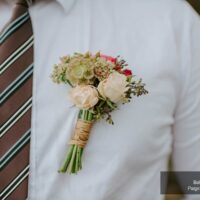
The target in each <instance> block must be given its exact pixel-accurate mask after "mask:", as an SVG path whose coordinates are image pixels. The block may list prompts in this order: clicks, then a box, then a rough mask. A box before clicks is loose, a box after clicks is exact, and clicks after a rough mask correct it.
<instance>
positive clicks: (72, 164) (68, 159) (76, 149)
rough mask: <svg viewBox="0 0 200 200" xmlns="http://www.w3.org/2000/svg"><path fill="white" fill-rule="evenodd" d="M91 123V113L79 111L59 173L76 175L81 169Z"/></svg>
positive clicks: (92, 121)
mask: <svg viewBox="0 0 200 200" xmlns="http://www.w3.org/2000/svg"><path fill="white" fill-rule="evenodd" d="M93 123H94V120H93V113H91V112H90V111H89V110H80V111H79V115H78V120H77V123H76V127H75V131H74V135H73V137H72V139H71V140H70V142H69V144H70V147H69V150H68V152H67V155H66V156H65V159H64V161H63V164H62V166H61V168H60V170H59V172H61V173H65V172H68V173H69V174H76V173H77V172H78V171H79V170H81V169H82V154H83V150H84V147H85V145H86V144H87V141H88V139H89V135H90V131H91V128H92V125H93Z"/></svg>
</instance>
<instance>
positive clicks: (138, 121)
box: [0, 0, 200, 200]
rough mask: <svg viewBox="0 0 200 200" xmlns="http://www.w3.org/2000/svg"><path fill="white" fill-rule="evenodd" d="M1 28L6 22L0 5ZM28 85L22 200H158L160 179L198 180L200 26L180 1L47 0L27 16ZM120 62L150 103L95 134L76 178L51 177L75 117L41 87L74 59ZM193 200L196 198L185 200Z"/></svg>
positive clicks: (51, 90) (56, 92)
mask: <svg viewBox="0 0 200 200" xmlns="http://www.w3.org/2000/svg"><path fill="white" fill-rule="evenodd" d="M0 7H1V8H3V9H1V18H0V26H1V27H2V26H3V24H5V22H7V20H8V19H9V17H10V12H11V9H10V7H9V5H8V4H6V3H4V2H1V4H0ZM30 15H31V19H32V23H33V30H34V38H35V49H34V53H35V55H34V63H35V65H34V84H33V108H32V110H33V114H32V138H31V162H30V178H29V198H28V199H29V200H68V199H69V200H72V199H73V200H141V199H144V200H161V199H163V198H164V196H163V195H160V171H163V170H167V164H168V158H169V155H170V153H171V152H172V155H173V163H174V170H176V171H182V170H184V171H187V170H189V171H200V155H199V152H200V91H199V88H200V40H199V37H200V19H199V16H198V15H197V14H196V13H195V12H194V11H193V10H192V8H191V7H190V6H189V5H188V4H187V3H186V2H185V1H183V0H140V1H139V0H138V1H136V0H124V1H122V0H109V1H108V0H57V1H56V0H53V1H42V2H38V3H37V5H35V6H33V7H31V8H30ZM88 50H89V51H91V52H97V51H99V50H100V51H101V52H102V53H103V54H107V55H111V56H117V55H121V56H122V57H123V58H124V59H125V60H127V62H128V63H129V65H130V67H131V68H132V70H133V72H134V74H135V75H137V77H138V78H140V77H142V78H143V81H144V82H145V83H146V84H147V86H146V87H147V89H148V90H149V94H148V95H147V96H142V97H140V98H135V100H134V101H132V102H131V103H129V104H126V105H123V106H120V109H119V110H117V111H115V112H113V113H112V116H113V119H114V122H115V125H114V126H112V125H108V124H107V123H106V122H104V121H103V120H102V121H101V122H98V123H96V124H95V126H94V128H93V130H92V133H91V136H90V139H89V142H88V144H87V146H86V148H85V150H84V155H83V169H82V171H80V173H78V175H68V174H59V173H58V172H57V170H58V169H59V167H60V165H61V163H62V160H63V158H64V156H65V154H66V151H67V147H68V145H67V144H68V141H69V139H70V137H71V135H72V133H73V129H74V125H75V122H76V118H77V112H78V109H76V108H72V107H71V104H70V102H69V101H68V100H67V94H68V91H69V90H70V87H68V86H65V85H56V84H54V83H53V82H52V81H51V79H50V74H51V72H52V69H53V65H54V64H55V63H58V61H59V57H60V56H63V55H66V54H72V53H73V52H86V51H88ZM190 197H191V199H193V198H194V199H199V195H193V196H192V195H191V196H190Z"/></svg>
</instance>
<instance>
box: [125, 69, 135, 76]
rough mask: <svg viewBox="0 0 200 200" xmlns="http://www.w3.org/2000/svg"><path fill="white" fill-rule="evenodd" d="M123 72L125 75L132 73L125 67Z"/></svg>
mask: <svg viewBox="0 0 200 200" xmlns="http://www.w3.org/2000/svg"><path fill="white" fill-rule="evenodd" d="M123 74H124V75H125V76H131V75H132V74H133V73H132V71H131V70H130V69H125V70H123Z"/></svg>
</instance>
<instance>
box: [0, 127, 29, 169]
mask: <svg viewBox="0 0 200 200" xmlns="http://www.w3.org/2000/svg"><path fill="white" fill-rule="evenodd" d="M30 137H31V129H29V130H28V131H26V133H24V135H23V136H22V137H21V138H20V139H19V140H18V141H17V142H16V143H15V144H14V145H13V146H12V147H11V148H10V149H9V150H8V152H7V153H5V154H4V156H3V157H2V158H1V164H0V169H1V170H2V169H3V168H4V167H5V166H6V165H7V164H8V163H9V162H10V161H11V160H12V159H13V158H14V157H15V155H16V154H17V153H18V152H19V151H20V150H22V149H23V147H24V146H25V145H26V144H28V143H29V141H30Z"/></svg>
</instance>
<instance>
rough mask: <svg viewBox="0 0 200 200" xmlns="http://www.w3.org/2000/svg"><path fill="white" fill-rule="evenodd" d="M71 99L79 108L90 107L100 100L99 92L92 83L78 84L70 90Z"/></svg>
mask: <svg viewBox="0 0 200 200" xmlns="http://www.w3.org/2000/svg"><path fill="white" fill-rule="evenodd" d="M70 99H71V101H72V102H73V103H74V105H76V106H77V107H78V108H81V109H89V108H91V107H93V106H95V105H96V104H97V102H98V101H99V98H98V92H97V90H96V88H95V87H93V86H91V85H78V86H76V87H75V88H73V89H72V90H71V91H70Z"/></svg>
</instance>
